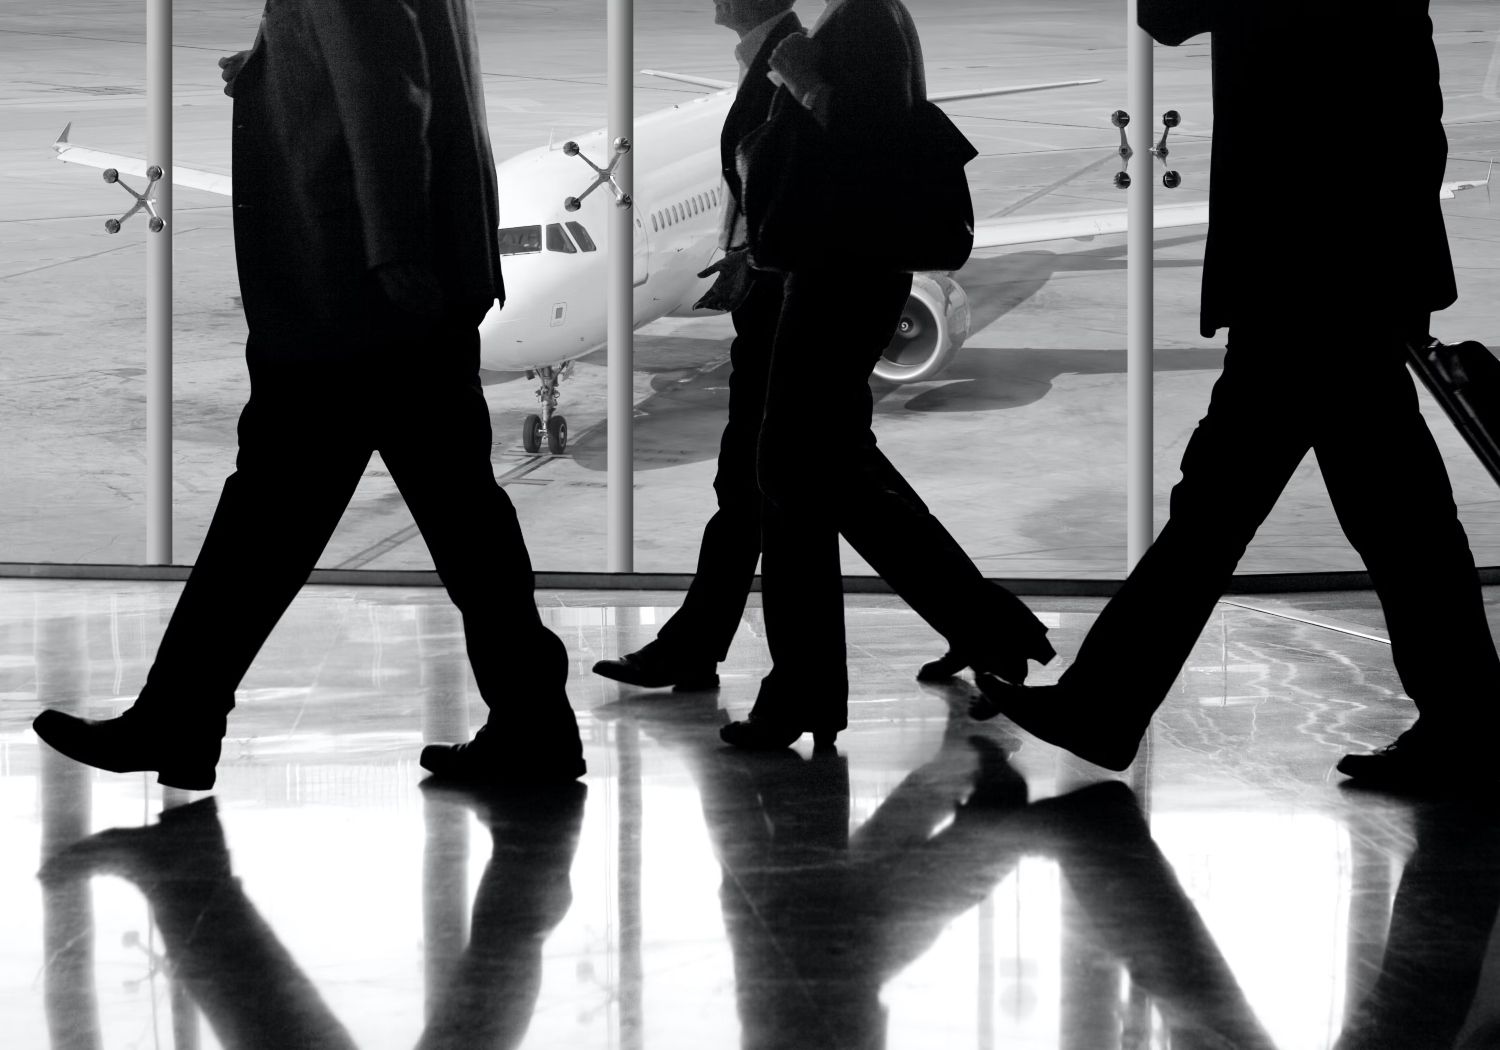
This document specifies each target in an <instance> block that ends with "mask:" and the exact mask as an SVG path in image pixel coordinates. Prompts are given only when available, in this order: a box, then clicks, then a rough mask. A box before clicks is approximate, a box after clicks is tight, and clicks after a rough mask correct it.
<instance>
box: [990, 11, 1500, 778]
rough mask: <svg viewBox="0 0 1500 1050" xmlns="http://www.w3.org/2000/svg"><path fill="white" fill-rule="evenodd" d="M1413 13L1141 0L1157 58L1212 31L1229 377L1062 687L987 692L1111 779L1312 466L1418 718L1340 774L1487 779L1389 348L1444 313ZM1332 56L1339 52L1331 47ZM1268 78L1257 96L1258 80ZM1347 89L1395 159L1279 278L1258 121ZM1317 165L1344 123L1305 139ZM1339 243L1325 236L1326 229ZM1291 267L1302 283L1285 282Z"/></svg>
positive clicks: (1482, 672) (1211, 319) (1453, 594)
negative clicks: (1295, 478)
mask: <svg viewBox="0 0 1500 1050" xmlns="http://www.w3.org/2000/svg"><path fill="white" fill-rule="evenodd" d="M1426 8H1427V5H1426V4H1425V3H1410V4H1400V5H1394V6H1392V7H1390V8H1389V9H1382V11H1381V14H1380V16H1379V17H1378V18H1377V17H1371V18H1351V17H1349V16H1348V14H1347V12H1346V9H1345V8H1344V7H1342V6H1340V5H1335V4H1327V3H1314V4H1294V5H1276V4H1236V3H1229V2H1219V0H1200V2H1198V3H1191V2H1183V0H1141V5H1140V21H1141V25H1142V26H1143V27H1144V28H1146V29H1148V30H1150V31H1152V33H1153V35H1155V36H1156V38H1157V39H1158V40H1161V41H1162V42H1163V43H1168V44H1177V43H1180V42H1182V40H1184V39H1186V38H1187V37H1189V36H1191V35H1193V34H1195V33H1198V32H1203V31H1206V30H1211V31H1212V33H1213V69H1214V76H1213V83H1214V146H1213V163H1212V175H1211V181H1210V193H1209V228H1208V243H1207V247H1206V249H1205V256H1204V271H1203V303H1202V307H1203V312H1202V331H1203V334H1204V335H1205V336H1210V335H1212V334H1213V333H1214V332H1215V331H1216V330H1217V329H1219V328H1222V327H1228V328H1229V330H1230V341H1229V349H1228V353H1227V355H1226V356H1225V359H1224V370H1223V374H1222V375H1221V376H1220V377H1219V379H1218V381H1217V383H1216V384H1215V385H1214V390H1213V394H1212V397H1211V399H1210V401H1209V406H1208V412H1207V414H1206V415H1205V416H1204V418H1203V419H1202V421H1201V422H1200V423H1199V424H1198V428H1197V430H1196V431H1194V433H1193V436H1192V438H1191V440H1190V441H1189V442H1188V446H1187V449H1186V450H1185V451H1184V453H1183V457H1182V467H1181V469H1182V479H1181V481H1180V482H1178V484H1177V486H1176V487H1175V488H1174V489H1173V490H1172V499H1171V517H1170V519H1169V520H1168V521H1167V523H1166V525H1165V526H1164V527H1163V528H1162V530H1161V533H1160V535H1159V536H1158V537H1157V539H1156V542H1155V543H1154V544H1153V545H1152V547H1151V548H1150V549H1149V550H1148V551H1147V552H1146V554H1145V556H1144V557H1142V559H1141V560H1140V562H1139V563H1138V564H1137V565H1136V567H1135V569H1134V570H1133V571H1132V572H1131V574H1130V577H1129V578H1128V579H1127V580H1126V581H1125V583H1124V585H1123V586H1122V587H1121V589H1120V591H1119V593H1118V594H1117V595H1116V596H1115V597H1114V598H1113V599H1112V600H1111V601H1110V602H1109V604H1108V605H1107V606H1106V607H1105V609H1104V610H1103V612H1101V613H1100V615H1099V617H1098V620H1097V621H1096V622H1095V624H1094V626H1093V628H1092V629H1091V630H1090V631H1089V633H1088V636H1087V638H1085V640H1084V642H1083V645H1082V647H1081V648H1080V649H1079V652H1078V656H1077V658H1076V659H1075V660H1074V662H1073V665H1072V666H1071V667H1070V668H1069V669H1068V670H1067V671H1066V672H1065V673H1064V674H1063V675H1062V678H1061V680H1060V681H1059V683H1058V684H1057V685H1056V686H1051V687H1043V688H1040V689H1027V688H1018V687H1013V686H1010V685H1007V684H1005V683H1001V682H996V681H993V680H990V681H985V682H981V683H980V684H981V688H982V689H983V690H984V691H985V693H986V695H987V699H986V700H985V701H981V702H980V704H979V705H978V709H977V710H976V714H979V715H981V716H984V715H988V714H993V713H995V711H996V710H997V709H998V710H999V711H1001V712H1003V713H1005V714H1007V715H1009V716H1010V717H1011V718H1012V719H1014V720H1015V721H1016V722H1017V723H1018V724H1020V725H1021V726H1023V727H1024V728H1026V729H1028V730H1030V731H1031V732H1033V733H1035V734H1036V735H1038V736H1040V737H1041V738H1042V739H1044V740H1048V741H1051V742H1052V743H1055V744H1059V745H1061V746H1062V747H1065V748H1068V749H1069V750H1071V751H1073V752H1074V753H1075V754H1077V755H1079V756H1081V757H1083V758H1086V759H1089V760H1090V761H1094V762H1098V763H1099V764H1101V765H1104V766H1108V767H1110V768H1113V769H1123V768H1124V767H1125V766H1126V765H1128V764H1129V763H1130V762H1131V760H1132V759H1133V757H1134V755H1135V752H1136V748H1137V745H1138V743H1139V740H1140V738H1141V736H1142V734H1143V733H1144V732H1145V728H1146V726H1147V724H1148V723H1149V721H1150V719H1151V716H1152V714H1153V712H1154V711H1155V710H1156V708H1157V707H1158V706H1159V705H1160V704H1161V702H1162V700H1163V699H1164V698H1165V696H1166V694H1167V691H1168V690H1169V689H1170V687H1171V685H1172V682H1173V681H1174V679H1175V678H1176V677H1177V674H1178V672H1179V670H1180V669H1181V667H1182V664H1183V662H1184V660H1186V658H1187V655H1188V653H1189V652H1190V650H1191V648H1192V646H1193V644H1194V642H1195V641H1196V640H1197V638H1198V635H1199V633H1200V631H1201V630H1202V628H1203V626H1204V624H1205V623H1206V622H1207V619H1208V617H1209V615H1210V613H1211V611H1212V610H1213V607H1214V603H1215V602H1216V601H1217V600H1218V599H1219V597H1220V595H1221V594H1223V592H1224V588H1225V586H1226V585H1227V583H1228V582H1229V579H1230V576H1231V574H1232V573H1233V572H1234V568H1235V565H1236V564H1237V563H1238V561H1239V559H1240V557H1241V555H1242V554H1243V553H1244V551H1245V548H1246V546H1247V545H1248V544H1249V542H1250V539H1251V537H1253V536H1254V534H1255V531H1256V529H1257V527H1258V526H1259V525H1260V523H1261V522H1262V521H1263V520H1264V519H1265V517H1266V515H1267V514H1268V513H1269V512H1270V510H1271V508H1272V507H1273V506H1274V505H1275V502H1276V499H1277V497H1278V496H1279V495H1280V493H1281V490H1282V489H1283V488H1284V487H1285V485H1286V483H1287V481H1288V479H1289V478H1290V477H1291V476H1292V473H1293V471H1294V470H1295V469H1296V468H1297V465H1298V464H1299V463H1300V462H1301V461H1302V459H1303V457H1304V456H1305V455H1306V454H1307V452H1308V451H1309V450H1311V451H1312V452H1314V453H1315V454H1316V456H1317V460H1318V466H1319V468H1320V469H1321V471H1322V474H1323V480H1324V481H1325V483H1326V484H1327V487H1328V493H1329V496H1330V497H1331V498H1332V501H1333V506H1334V510H1335V512H1336V513H1337V515H1338V519H1339V524H1340V525H1341V526H1342V527H1343V529H1344V533H1345V535H1347V536H1348V537H1349V540H1350V542H1351V543H1352V544H1353V545H1354V547H1355V549H1356V550H1357V551H1358V552H1359V555H1360V557H1361V558H1362V559H1363V561H1364V563H1365V566H1366V567H1367V568H1368V569H1369V572H1370V577H1371V581H1372V583H1373V585H1374V588H1375V592H1376V594H1377V595H1378V596H1379V598H1380V603H1381V607H1382V609H1383V611H1384V613H1385V617H1386V624H1387V627H1388V628H1389V630H1390V636H1391V655H1392V658H1393V660H1394V662H1395V665H1396V670H1397V672H1398V674H1399V675H1400V677H1401V683H1402V686H1403V688H1404V689H1405V692H1406V693H1407V695H1408V696H1410V697H1411V698H1412V700H1413V701H1414V702H1415V703H1416V706H1417V711H1418V714H1419V719H1418V721H1417V723H1416V724H1415V725H1414V726H1413V727H1412V728H1411V729H1409V730H1408V731H1407V732H1405V733H1403V734H1402V735H1401V736H1400V737H1399V739H1397V741H1396V742H1395V743H1394V744H1391V745H1389V746H1387V747H1385V748H1384V749H1382V750H1381V751H1379V752H1376V753H1375V754H1371V755H1348V756H1345V757H1344V759H1343V760H1342V761H1340V763H1339V767H1338V768H1339V769H1340V771H1342V772H1344V773H1346V774H1348V775H1349V776H1351V777H1354V778H1356V779H1357V780H1359V781H1363V782H1366V783H1369V784H1372V785H1383V786H1405V787H1423V786H1427V785H1430V784H1432V783H1433V782H1435V781H1439V780H1444V779H1448V778H1450V777H1452V776H1454V775H1465V774H1469V773H1479V774H1484V773H1487V771H1488V768H1489V765H1490V762H1489V749H1490V748H1491V746H1492V743H1493V732H1492V726H1493V725H1494V714H1493V708H1494V704H1495V698H1496V697H1497V695H1500V659H1497V657H1496V652H1495V645H1494V642H1493V640H1492V639H1491V637H1490V631H1489V626H1488V624H1487V622H1486V618H1485V611H1484V604H1483V600H1482V598H1481V595H1480V589H1479V580H1478V577H1477V575H1476V573H1475V570H1474V560H1473V556H1472V555H1471V554H1470V551H1469V546H1468V540H1467V538H1466V536H1465V535H1464V530H1463V527H1462V526H1461V525H1460V524H1459V520H1458V515H1457V512H1456V510H1455V508H1454V503H1453V493H1452V489H1451V487H1450V486H1449V482H1448V475H1447V471H1446V470H1445V468H1444V466H1443V460H1442V457H1441V456H1440V455H1439V453H1438V449H1437V446H1436V445H1435V443H1434V442H1433V439H1432V435H1431V434H1430V433H1429V431H1428V429H1427V425H1426V424H1425V423H1424V422H1423V420H1422V416H1421V414H1420V412H1419V411H1418V408H1417V399H1416V395H1415V391H1414V388H1413V385H1412V381H1411V378H1410V377H1409V376H1408V375H1407V373H1406V369H1405V366H1404V359H1405V350H1404V346H1405V342H1406V341H1407V340H1408V339H1411V338H1422V337H1425V334H1426V332H1427V325H1428V320H1429V315H1430V313H1431V311H1434V310H1441V309H1443V308H1445V307H1447V306H1448V305H1449V304H1451V303H1452V302H1453V301H1454V298H1455V297H1456V292H1455V286H1454V279H1453V269H1452V264H1451V262H1450V259H1449V254H1448V247H1447V240H1446V236H1445V234H1444V230H1443V219H1442V214H1441V212H1440V211H1439V208H1438V192H1437V191H1438V188H1439V185H1440V184H1441V181H1442V175H1443V167H1444V164H1445V160H1446V151H1447V143H1446V139H1445V137H1444V134H1443V127H1442V123H1441V120H1440V118H1441V116H1442V93H1441V90H1440V86H1439V82H1438V66H1437V54H1436V51H1435V49H1434V47H1433V43H1432V23H1431V21H1430V20H1429V19H1428V17H1427V12H1426ZM1335 39H1336V40H1339V41H1340V44H1339V46H1338V47H1336V48H1331V47H1329V45H1328V41H1329V40H1335ZM1273 67H1274V68H1275V69H1278V70H1281V71H1282V72H1283V75H1281V76H1277V77H1266V76H1264V75H1263V74H1264V72H1265V70H1267V69H1269V68H1273ZM1350 84H1360V85H1361V93H1362V94H1361V105H1362V106H1363V107H1365V109H1366V111H1367V112H1369V113H1371V114H1375V115H1376V116H1377V119H1378V120H1379V122H1380V126H1381V128H1382V133H1383V134H1387V135H1389V136H1390V137H1391V139H1392V140H1393V141H1399V142H1401V143H1402V148H1401V149H1400V150H1399V151H1397V152H1394V153H1392V154H1390V155H1389V156H1388V157H1386V158H1385V159H1384V162H1383V163H1382V165H1381V172H1380V177H1379V178H1378V179H1372V180H1368V181H1366V182H1363V183H1360V184H1358V185H1350V186H1349V187H1348V189H1349V193H1348V194H1347V195H1345V196H1344V197H1343V198H1342V199H1341V200H1340V205H1339V207H1340V208H1341V209H1344V210H1347V211H1348V213H1349V214H1353V215H1361V216H1365V217H1366V219H1365V220H1364V221H1361V222H1360V223H1357V224H1354V225H1352V226H1351V225H1349V224H1344V225H1341V226H1340V227H1339V228H1338V230H1337V232H1336V233H1333V234H1331V236H1332V238H1333V243H1331V244H1330V245H1329V247H1330V249H1333V250H1335V252H1336V254H1335V255H1334V256H1333V257H1331V258H1330V259H1329V260H1328V265H1326V266H1321V267H1319V268H1318V272H1317V274H1316V276H1315V277H1314V276H1312V275H1310V274H1306V273H1302V272H1298V273H1296V274H1294V273H1293V272H1292V271H1291V270H1289V269H1288V267H1289V265H1291V264H1290V262H1289V260H1290V259H1291V255H1290V254H1289V253H1290V251H1291V249H1290V248H1289V245H1288V243H1287V241H1286V234H1287V231H1288V230H1289V227H1288V225H1287V216H1288V215H1291V214H1296V213H1298V212H1299V211H1300V210H1301V209H1302V207H1303V203H1304V202H1303V200H1302V198H1303V197H1304V195H1305V187H1304V186H1303V185H1302V184H1300V183H1298V182H1297V181H1295V180H1292V179H1283V178H1281V177H1280V176H1279V175H1278V174H1274V173H1272V172H1271V171H1270V170H1269V169H1268V168H1267V163H1268V158H1269V155H1268V154H1266V153H1265V152H1264V147H1265V145H1266V143H1265V142H1264V141H1262V140H1261V139H1260V138H1258V137H1257V134H1256V133H1257V132H1258V131H1259V129H1261V128H1262V127H1264V120H1263V116H1264V114H1272V113H1277V114H1285V113H1297V112H1303V111H1307V112H1311V113H1317V112H1319V111H1320V109H1321V107H1323V106H1325V105H1327V104H1329V103H1331V102H1333V101H1334V100H1337V99H1341V98H1343V97H1344V96H1345V94H1346V93H1347V90H1348V86H1349V85H1350ZM1321 126H1322V127H1323V128H1324V130H1326V131H1328V132H1329V135H1330V136H1331V138H1330V137H1328V136H1325V137H1324V138H1323V139H1322V140H1321V144H1322V146H1323V147H1324V148H1326V149H1328V150H1329V152H1330V154H1331V155H1346V154H1348V153H1350V152H1352V151H1354V150H1356V149H1357V144H1358V142H1359V140H1360V138H1361V137H1362V136H1363V134H1364V132H1363V131H1362V130H1361V129H1360V128H1359V127H1358V125H1357V122H1356V123H1347V122H1346V123H1342V124H1341V123H1339V122H1333V123H1327V122H1324V123H1323V124H1322V125H1321ZM1330 229H1331V228H1330ZM1293 269H1296V268H1295V267H1294V268H1293Z"/></svg>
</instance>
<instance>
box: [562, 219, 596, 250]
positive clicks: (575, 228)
mask: <svg viewBox="0 0 1500 1050" xmlns="http://www.w3.org/2000/svg"><path fill="white" fill-rule="evenodd" d="M568 229H569V230H570V231H571V232H572V234H573V239H574V240H575V241H577V242H578V247H580V248H582V249H583V250H584V251H586V252H593V251H598V250H599V249H598V246H597V245H595V244H594V238H592V237H590V236H589V231H588V230H585V229H584V228H583V223H581V222H570V223H568Z"/></svg>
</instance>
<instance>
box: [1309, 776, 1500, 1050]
mask: <svg viewBox="0 0 1500 1050" xmlns="http://www.w3.org/2000/svg"><path fill="white" fill-rule="evenodd" d="M1479 805H1480V806H1487V805H1488V803H1487V802H1481V803H1480V804H1479ZM1414 816H1415V819H1416V846H1415V848H1414V849H1413V851H1412V854H1411V857H1410V858H1409V859H1408V860H1407V862H1406V867H1405V869H1404V870H1403V871H1402V873H1401V883H1400V885H1399V886H1398V887H1397V889H1396V897H1395V900H1394V902H1393V903H1392V905H1391V925H1390V932H1389V933H1388V934H1387V936H1386V943H1385V955H1384V958H1383V959H1382V960H1381V963H1380V975H1379V976H1378V977H1377V978H1376V979H1375V983H1374V985H1373V986H1372V987H1371V989H1370V991H1369V994H1368V995H1366V996H1365V998H1364V999H1363V1001H1361V1002H1360V1003H1359V1004H1358V1005H1357V1006H1356V1007H1355V1009H1354V1011H1353V1014H1352V1016H1351V1018H1350V1020H1349V1022H1348V1024H1347V1025H1345V1027H1344V1031H1343V1032H1342V1033H1341V1034H1340V1036H1339V1039H1338V1042H1337V1043H1335V1044H1334V1045H1335V1048H1336V1050H1379V1048H1384V1047H1399V1048H1400V1050H1452V1048H1454V1047H1460V1046H1462V1047H1474V1048H1476V1050H1477V1048H1479V1047H1493V1046H1495V1045H1497V1042H1500V1039H1497V1037H1500V1024H1497V1023H1496V1019H1495V1018H1494V1016H1493V1006H1491V1007H1490V1011H1491V1013H1490V1015H1489V1016H1487V1017H1485V1018H1483V1019H1480V1018H1476V1017H1473V1016H1471V1010H1473V1008H1475V1007H1478V1006H1479V1005H1480V998H1481V997H1479V996H1477V995H1476V993H1477V992H1478V991H1479V990H1480V988H1479V981H1480V974H1481V972H1482V970H1483V967H1484V962H1485V956H1486V954H1487V952H1488V951H1489V947H1490V943H1491V939H1492V938H1493V936H1494V934H1495V918H1496V915H1497V914H1500V825H1497V824H1496V822H1495V819H1494V813H1493V812H1486V811H1484V810H1483V809H1481V808H1479V806H1476V805H1474V804H1472V803H1468V802H1455V803H1452V804H1444V805H1441V806H1439V805H1432V804H1426V805H1420V806H1418V807H1417V808H1416V811H1415V813H1414ZM1482 998H1484V999H1490V998H1491V996H1489V995H1485V996H1483V997H1482Z"/></svg>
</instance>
